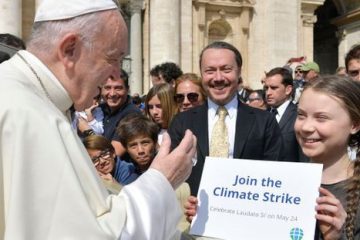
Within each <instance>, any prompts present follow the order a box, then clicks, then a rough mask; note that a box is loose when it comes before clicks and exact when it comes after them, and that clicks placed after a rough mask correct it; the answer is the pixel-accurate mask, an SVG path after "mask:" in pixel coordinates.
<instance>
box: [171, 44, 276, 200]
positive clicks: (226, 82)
mask: <svg viewBox="0 0 360 240" xmlns="http://www.w3.org/2000/svg"><path fill="white" fill-rule="evenodd" d="M241 66H242V58H241V54H240V52H239V51H238V50H237V49H236V48H235V47H234V46H232V45H231V44H228V43H226V42H213V43H211V44H209V45H208V46H207V47H205V48H204V49H203V50H202V52H201V54H200V72H201V76H202V84H203V86H204V89H205V91H206V93H207V95H208V100H207V101H206V102H205V104H203V105H201V106H199V107H195V108H193V109H190V110H189V111H186V112H182V113H179V114H178V115H177V116H175V118H174V119H173V121H172V123H171V125H170V128H169V131H168V132H169V134H170V136H171V140H172V141H171V143H172V148H175V147H176V146H178V144H179V143H180V141H181V139H182V138H183V136H184V133H185V131H186V129H190V130H191V131H192V132H193V133H194V134H195V135H196V136H197V139H198V144H197V164H196V165H195V166H194V167H193V170H192V173H191V175H190V177H189V179H188V180H187V181H188V183H189V184H190V188H191V194H192V195H196V194H197V192H198V188H199V183H200V179H201V174H202V171H203V167H204V161H205V157H206V156H214V157H225V158H243V159H258V160H262V159H264V160H278V159H279V158H280V155H281V153H280V152H281V148H282V139H281V132H280V129H279V126H278V124H277V122H276V120H275V118H274V117H273V116H271V114H269V113H268V112H266V111H262V110H259V109H255V108H252V107H249V106H247V105H245V104H243V103H242V102H241V101H240V100H239V96H238V93H237V89H238V83H239V79H240V77H241ZM224 109H226V111H225V110H224ZM224 112H225V117H223V114H224ZM221 122H222V123H221ZM218 126H221V127H222V130H220V131H218V130H217V129H220V128H218ZM219 132H220V135H219ZM223 133H225V136H224V135H223ZM222 138H223V139H222ZM219 140H220V141H219ZM219 146H220V148H219Z"/></svg>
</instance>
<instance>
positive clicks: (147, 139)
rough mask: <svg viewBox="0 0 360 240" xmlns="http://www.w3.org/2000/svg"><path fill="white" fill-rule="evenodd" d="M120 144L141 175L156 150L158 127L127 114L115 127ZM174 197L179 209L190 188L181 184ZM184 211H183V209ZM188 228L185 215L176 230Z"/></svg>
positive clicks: (142, 117)
mask: <svg viewBox="0 0 360 240" xmlns="http://www.w3.org/2000/svg"><path fill="white" fill-rule="evenodd" d="M117 133H118V135H119V137H120V142H121V144H122V145H123V146H124V147H125V148H126V151H127V153H128V154H129V156H130V158H131V160H132V161H133V163H134V165H135V168H136V170H135V173H137V174H139V175H141V174H142V173H143V172H145V171H146V170H147V169H148V168H149V167H150V165H151V163H152V161H153V159H154V157H155V155H156V152H157V149H158V144H157V141H158V133H159V126H158V125H157V124H156V123H154V122H153V121H151V120H149V119H148V118H147V117H146V116H144V115H142V114H129V115H127V116H126V117H124V118H123V119H122V120H121V121H120V123H119V126H118V127H117ZM176 196H177V198H178V200H179V203H180V205H181V207H182V208H183V206H184V203H185V202H186V200H187V198H188V197H189V196H190V187H189V185H188V184H187V183H183V184H182V185H180V187H178V188H177V189H176ZM183 210H184V209H183ZM188 227H189V224H188V222H187V221H186V219H185V215H184V216H183V218H182V220H181V221H180V223H179V225H178V228H179V229H180V230H182V231H184V230H185V229H187V228H188Z"/></svg>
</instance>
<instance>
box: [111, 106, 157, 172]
mask: <svg viewBox="0 0 360 240" xmlns="http://www.w3.org/2000/svg"><path fill="white" fill-rule="evenodd" d="M117 133H118V135H119V140H120V142H121V144H122V145H123V146H124V147H125V149H126V152H127V153H128V154H129V156H130V159H131V161H132V162H133V164H134V166H135V172H136V173H137V174H139V175H141V174H142V173H143V172H145V171H146V170H147V169H148V168H149V166H150V164H151V162H152V160H153V159H154V157H155V155H156V152H157V148H158V147H157V139H158V133H159V127H158V125H157V124H156V123H154V122H152V121H151V120H149V119H148V118H147V117H146V116H145V115H143V114H139V113H137V114H136V113H135V114H129V115H127V116H126V117H124V118H123V119H122V120H121V121H120V123H119V126H118V127H117Z"/></svg>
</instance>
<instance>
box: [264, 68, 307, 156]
mask: <svg viewBox="0 0 360 240" xmlns="http://www.w3.org/2000/svg"><path fill="white" fill-rule="evenodd" d="M264 89H265V92H266V102H267V104H268V107H269V111H270V112H271V113H273V115H274V116H275V118H276V121H277V122H278V123H279V127H280V130H281V134H282V137H283V140H284V141H283V144H284V148H283V156H282V159H283V160H286V161H291V162H307V161H308V159H307V158H306V157H305V155H304V154H303V153H302V150H301V148H300V146H299V144H298V142H297V140H296V136H295V132H294V124H295V120H296V116H297V107H296V105H295V104H294V103H292V102H291V94H292V91H293V78H292V76H291V73H290V72H289V71H288V70H287V69H285V68H281V67H277V68H273V69H271V70H270V71H269V72H268V73H267V74H266V78H265V83H264Z"/></svg>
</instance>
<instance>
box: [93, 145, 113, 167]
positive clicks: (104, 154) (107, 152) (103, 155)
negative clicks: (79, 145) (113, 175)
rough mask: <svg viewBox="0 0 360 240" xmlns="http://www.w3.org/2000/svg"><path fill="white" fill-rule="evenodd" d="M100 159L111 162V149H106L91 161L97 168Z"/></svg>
mask: <svg viewBox="0 0 360 240" xmlns="http://www.w3.org/2000/svg"><path fill="white" fill-rule="evenodd" d="M100 159H102V160H106V161H107V160H110V159H111V151H110V150H109V149H105V150H103V151H101V152H100V154H99V156H96V157H92V158H91V161H92V162H93V164H94V165H95V166H97V165H98V164H99V163H100Z"/></svg>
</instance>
